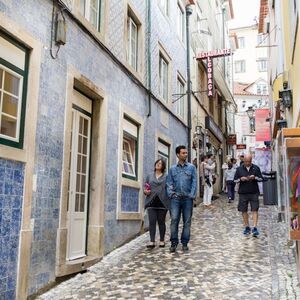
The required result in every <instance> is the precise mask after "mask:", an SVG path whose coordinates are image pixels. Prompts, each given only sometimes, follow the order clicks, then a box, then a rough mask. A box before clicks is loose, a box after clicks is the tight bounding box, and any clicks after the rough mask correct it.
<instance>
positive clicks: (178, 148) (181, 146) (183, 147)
mask: <svg viewBox="0 0 300 300" xmlns="http://www.w3.org/2000/svg"><path fill="white" fill-rule="evenodd" d="M181 149H186V146H184V145H179V146H177V147H176V150H175V152H176V154H179V153H180V150H181Z"/></svg>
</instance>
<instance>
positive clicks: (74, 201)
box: [67, 107, 91, 260]
mask: <svg viewBox="0 0 300 300" xmlns="http://www.w3.org/2000/svg"><path fill="white" fill-rule="evenodd" d="M90 132H91V116H90V115H89V114H85V113H84V111H79V110H78V109H76V107H75V108H73V110H72V133H71V149H70V163H69V201H68V232H69V236H68V255H67V256H68V259H69V260H72V259H76V258H80V257H83V256H85V255H86V232H87V230H86V227H87V208H88V196H89V195H88V186H89V163H90V138H91V137H90Z"/></svg>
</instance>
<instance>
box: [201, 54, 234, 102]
mask: <svg viewBox="0 0 300 300" xmlns="http://www.w3.org/2000/svg"><path fill="white" fill-rule="evenodd" d="M227 55H231V49H217V50H212V51H208V52H200V53H198V54H197V56H196V58H197V59H198V60H203V59H207V96H208V97H213V95H214V76H213V58H215V57H221V56H227Z"/></svg>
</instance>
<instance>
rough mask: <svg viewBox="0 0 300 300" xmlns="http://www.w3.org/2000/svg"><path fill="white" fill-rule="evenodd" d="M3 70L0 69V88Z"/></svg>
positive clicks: (0, 86)
mask: <svg viewBox="0 0 300 300" xmlns="http://www.w3.org/2000/svg"><path fill="white" fill-rule="evenodd" d="M2 78H3V70H1V69H0V89H1V88H2Z"/></svg>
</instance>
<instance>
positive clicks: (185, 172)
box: [167, 145, 197, 252]
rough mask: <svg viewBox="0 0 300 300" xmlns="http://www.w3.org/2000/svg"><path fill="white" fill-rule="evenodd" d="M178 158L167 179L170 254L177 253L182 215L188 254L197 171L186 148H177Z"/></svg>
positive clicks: (183, 245)
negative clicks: (188, 160) (189, 160)
mask: <svg viewBox="0 0 300 300" xmlns="http://www.w3.org/2000/svg"><path fill="white" fill-rule="evenodd" d="M176 156H177V158H178V163H177V164H176V165H173V166H172V167H171V168H170V171H169V174H168V177H167V194H168V197H169V198H170V201H171V203H170V213H171V238H170V240H171V247H170V252H175V251H176V248H177V245H178V243H179V240H178V226H179V221H180V218H181V215H182V219H183V228H182V233H181V244H182V250H183V251H184V252H186V251H188V250H189V248H188V243H189V241H190V230H191V221H192V214H193V202H194V200H195V198H196V192H197V171H196V168H195V166H194V165H193V164H190V163H188V162H187V161H186V159H187V156H188V151H187V149H186V147H185V146H183V145H181V146H178V147H176Z"/></svg>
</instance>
